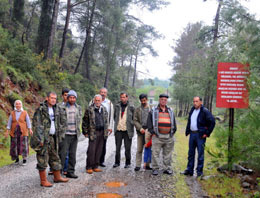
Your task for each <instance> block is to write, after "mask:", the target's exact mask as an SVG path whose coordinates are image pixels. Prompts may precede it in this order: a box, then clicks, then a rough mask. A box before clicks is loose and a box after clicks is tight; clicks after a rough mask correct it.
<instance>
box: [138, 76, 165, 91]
mask: <svg viewBox="0 0 260 198" xmlns="http://www.w3.org/2000/svg"><path fill="white" fill-rule="evenodd" d="M150 85H152V86H159V87H163V88H166V89H167V88H169V86H170V81H169V80H160V79H159V78H157V77H156V78H154V79H144V80H143V86H142V87H146V86H150Z"/></svg>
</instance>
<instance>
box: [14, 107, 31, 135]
mask: <svg viewBox="0 0 260 198" xmlns="http://www.w3.org/2000/svg"><path fill="white" fill-rule="evenodd" d="M11 115H12V127H11V130H10V136H12V137H14V132H15V129H16V126H17V124H18V125H19V126H20V128H21V132H22V136H28V129H27V124H26V115H27V112H26V111H23V112H22V113H21V115H20V117H19V119H18V121H17V120H16V117H15V111H12V113H11Z"/></svg>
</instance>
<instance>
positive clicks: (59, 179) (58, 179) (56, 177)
mask: <svg viewBox="0 0 260 198" xmlns="http://www.w3.org/2000/svg"><path fill="white" fill-rule="evenodd" d="M53 175H54V182H55V183H58V182H68V181H69V179H67V178H63V177H61V175H60V171H59V170H57V171H53Z"/></svg>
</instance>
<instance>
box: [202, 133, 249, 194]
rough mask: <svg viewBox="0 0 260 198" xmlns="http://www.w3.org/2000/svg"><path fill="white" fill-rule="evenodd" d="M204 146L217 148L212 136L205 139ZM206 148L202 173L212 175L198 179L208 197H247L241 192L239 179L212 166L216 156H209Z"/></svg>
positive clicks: (212, 148) (211, 148)
mask: <svg viewBox="0 0 260 198" xmlns="http://www.w3.org/2000/svg"><path fill="white" fill-rule="evenodd" d="M213 133H214V131H213ZM206 147H208V148H210V150H217V148H216V146H215V139H214V137H213V136H211V137H210V138H208V139H207V142H206ZM206 150H207V149H205V161H204V174H205V175H214V177H212V178H210V179H208V180H200V183H201V184H202V187H203V188H204V190H205V191H206V192H207V193H208V195H209V196H210V197H247V195H245V194H244V193H243V188H242V187H241V185H240V179H239V178H237V177H229V176H227V175H225V174H222V173H219V172H218V171H217V167H214V166H212V165H214V163H212V161H216V158H215V157H213V156H211V155H210V154H209V153H208V152H206ZM222 163H223V162H222ZM220 165H221V163H220Z"/></svg>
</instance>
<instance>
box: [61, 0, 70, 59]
mask: <svg viewBox="0 0 260 198" xmlns="http://www.w3.org/2000/svg"><path fill="white" fill-rule="evenodd" d="M70 14H71V0H67V13H66V21H65V26H64V30H63V34H62V41H61V47H60V54H59V59H60V60H61V59H62V58H63V54H64V48H65V46H66V39H67V38H66V37H67V32H68V29H69V23H70Z"/></svg>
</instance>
